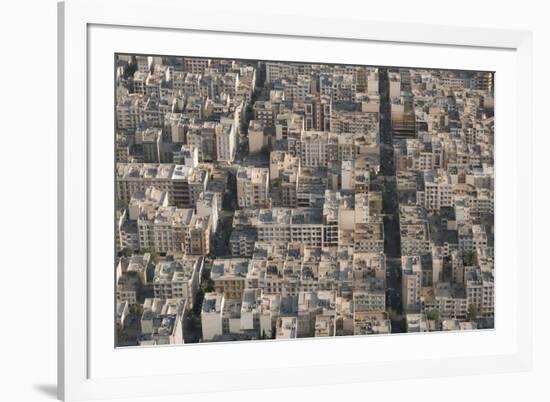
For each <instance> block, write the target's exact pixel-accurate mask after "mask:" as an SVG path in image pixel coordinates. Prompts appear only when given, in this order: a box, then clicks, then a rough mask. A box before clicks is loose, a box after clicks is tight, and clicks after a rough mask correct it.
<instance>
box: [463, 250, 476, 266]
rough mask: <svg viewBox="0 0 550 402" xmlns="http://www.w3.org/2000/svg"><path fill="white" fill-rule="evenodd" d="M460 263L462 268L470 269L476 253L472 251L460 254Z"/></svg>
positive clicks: (474, 262)
mask: <svg viewBox="0 0 550 402" xmlns="http://www.w3.org/2000/svg"><path fill="white" fill-rule="evenodd" d="M462 262H463V263H464V266H466V267H471V266H473V265H475V264H476V253H474V252H473V251H465V252H464V254H462Z"/></svg>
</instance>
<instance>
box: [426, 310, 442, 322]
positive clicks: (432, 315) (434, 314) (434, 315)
mask: <svg viewBox="0 0 550 402" xmlns="http://www.w3.org/2000/svg"><path fill="white" fill-rule="evenodd" d="M426 317H427V318H428V320H434V321H437V320H439V311H437V310H430V311H428V312H427V313H426Z"/></svg>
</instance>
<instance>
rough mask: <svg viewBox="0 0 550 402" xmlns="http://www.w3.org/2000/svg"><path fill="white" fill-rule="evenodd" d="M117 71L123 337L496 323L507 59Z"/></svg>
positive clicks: (352, 331) (140, 340)
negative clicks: (425, 65)
mask: <svg viewBox="0 0 550 402" xmlns="http://www.w3.org/2000/svg"><path fill="white" fill-rule="evenodd" d="M115 73H116V102H115V108H116V110H115V115H116V133H115V140H114V147H115V157H116V169H115V181H116V183H115V189H116V214H115V239H116V245H115V246H116V247H115V248H116V252H117V255H116V261H115V263H114V266H115V276H116V285H115V290H116V301H117V306H116V312H115V321H116V326H117V345H119V346H124V345H157V344H178V343H195V342H212V341H228V340H257V339H283V338H304V337H325V336H343V335H370V334H388V333H397V332H427V331H442V330H443V331H445V330H472V329H482V328H492V327H493V317H494V250H493V243H494V241H493V237H494V168H493V158H494V155H493V144H494V119H493V114H494V111H493V109H494V105H493V102H494V98H493V76H492V74H491V73H485V72H462V71H440V70H427V69H404V68H381V67H380V68H379V67H368V66H349V65H323V64H311V63H287V62H284V63H283V62H263V61H257V60H254V61H251V60H225V59H206V58H191V57H174V56H166V57H163V56H145V55H122V54H119V55H117V58H116V65H115Z"/></svg>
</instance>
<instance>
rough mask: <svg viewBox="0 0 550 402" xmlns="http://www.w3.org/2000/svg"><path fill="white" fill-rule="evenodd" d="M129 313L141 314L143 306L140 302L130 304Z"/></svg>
mask: <svg viewBox="0 0 550 402" xmlns="http://www.w3.org/2000/svg"><path fill="white" fill-rule="evenodd" d="M129 310H130V314H134V315H142V314H143V306H142V305H141V304H137V303H136V304H130V308H129Z"/></svg>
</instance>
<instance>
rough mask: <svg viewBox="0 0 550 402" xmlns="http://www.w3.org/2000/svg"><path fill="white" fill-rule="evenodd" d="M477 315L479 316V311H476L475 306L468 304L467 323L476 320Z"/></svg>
mask: <svg viewBox="0 0 550 402" xmlns="http://www.w3.org/2000/svg"><path fill="white" fill-rule="evenodd" d="M478 314H479V311H478V309H477V306H476V305H475V304H470V305H469V306H468V312H467V313H466V318H467V319H468V321H474V320H476V319H477V316H478Z"/></svg>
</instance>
